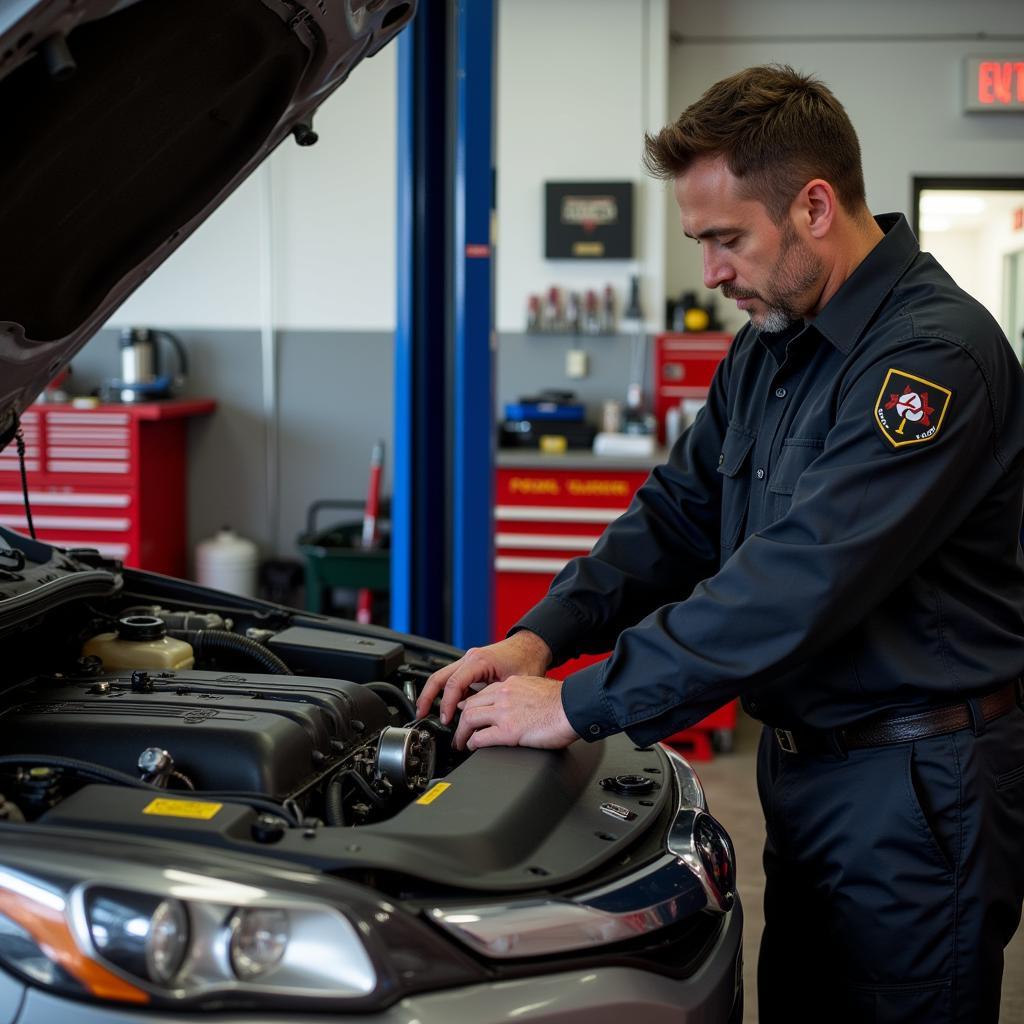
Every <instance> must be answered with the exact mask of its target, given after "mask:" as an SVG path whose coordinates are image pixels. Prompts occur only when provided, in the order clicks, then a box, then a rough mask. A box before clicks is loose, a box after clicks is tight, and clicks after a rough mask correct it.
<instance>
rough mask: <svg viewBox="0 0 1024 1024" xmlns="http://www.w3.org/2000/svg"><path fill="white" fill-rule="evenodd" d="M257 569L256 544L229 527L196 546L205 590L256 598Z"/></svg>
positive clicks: (200, 581)
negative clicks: (211, 589) (210, 589)
mask: <svg viewBox="0 0 1024 1024" xmlns="http://www.w3.org/2000/svg"><path fill="white" fill-rule="evenodd" d="M258 568H259V549H258V548H257V547H256V544H255V543H254V542H253V541H251V540H249V539H248V538H246V537H239V536H238V534H237V533H235V531H234V530H232V529H230V528H229V527H224V529H222V530H221V531H220V532H219V533H218V534H217V536H216V537H212V538H210V539H209V540H204V541H200V543H199V544H197V545H196V578H197V580H198V581H199V583H201V584H202V585H203V586H204V587H212V588H213V589H214V590H224V591H227V593H229V594H238V595H240V596H241V597H255V596H256V572H257V569H258Z"/></svg>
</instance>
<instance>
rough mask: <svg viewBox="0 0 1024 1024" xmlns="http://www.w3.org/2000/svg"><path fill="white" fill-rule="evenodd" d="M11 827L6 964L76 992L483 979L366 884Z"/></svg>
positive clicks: (1, 946) (354, 997)
mask: <svg viewBox="0 0 1024 1024" xmlns="http://www.w3.org/2000/svg"><path fill="white" fill-rule="evenodd" d="M32 831H33V830H32V829H31V826H25V825H20V826H17V827H11V828H3V829H2V830H0V836H2V841H0V851H2V852H0V860H2V864H0V964H2V966H3V967H6V968H8V969H9V970H11V971H13V972H15V973H16V974H18V975H19V976H20V977H22V978H23V979H24V980H26V981H28V982H30V983H32V984H35V985H38V986H42V987H45V988H49V989H52V990H55V991H58V992H61V993H64V994H67V995H71V996H76V997H81V998H94V999H101V1000H107V1001H112V1002H115V1003H122V1004H124V1003H134V1004H138V1005H143V1004H150V1005H151V1006H153V1007H177V1008H184V1007H196V1008H199V1007H206V1006H209V1007H215V1006H216V1007H230V1006H259V1007H266V1008H272V1007H282V1008H283V1007H289V1008H293V1007H296V1006H298V1005H302V1006H304V1007H308V1008H311V1009H317V1008H319V1009H327V1008H335V1009H336V1008H337V1007H338V1006H339V1005H340V1003H342V1002H343V1003H344V1004H345V1005H346V1008H350V1009H351V1010H353V1011H356V1010H362V1009H365V1010H370V1009H379V1008H380V1007H381V1006H382V1005H385V1004H387V1003H389V1002H391V1001H393V1000H394V999H395V998H397V997H398V996H400V995H402V994H403V993H405V992H412V991H416V990H418V989H425V988H435V987H437V986H438V985H446V984H456V983H465V982H467V981H469V982H476V981H480V980H482V979H481V976H480V972H479V969H478V968H477V967H476V965H474V964H471V963H469V962H468V961H467V960H466V959H465V958H464V957H462V956H461V955H460V954H459V953H458V952H457V951H455V950H452V949H450V948H449V947H448V944H446V943H444V942H443V941H442V940H440V939H439V937H438V936H437V935H436V934H435V933H434V932H433V930H432V929H430V928H429V927H428V926H426V925H425V924H423V923H422V922H420V921H418V920H417V919H416V918H415V917H413V916H412V915H409V914H407V913H405V912H404V911H402V910H400V909H399V908H397V907H395V906H394V905H392V904H391V903H389V902H388V901H387V900H385V899H383V898H381V897H380V896H379V895H378V894H375V893H372V892H370V891H369V890H366V889H364V888H363V887H361V886H358V885H355V884H354V883H350V882H344V881H341V880H339V879H335V878H332V877H330V876H328V875H324V874H320V873H317V872H310V871H304V870H291V869H285V868H281V867H278V866H276V865H274V864H270V865H264V866H262V867H261V865H260V864H259V863H256V864H254V863H253V860H252V859H251V858H244V857H243V858H239V859H238V860H237V861H236V860H234V859H233V858H232V857H231V855H230V854H228V853H225V852H223V851H221V852H219V853H218V857H217V859H216V860H210V861H206V860H203V859H202V857H201V855H199V856H197V857H190V856H189V854H188V853H186V852H184V850H182V849H179V850H178V851H175V854H174V861H175V864H176V866H175V867H167V866H165V864H164V863H161V862H164V861H166V858H167V857H168V856H169V855H168V854H167V853H166V852H165V851H162V850H160V849H159V848H156V847H154V846H151V845H147V844H142V843H140V844H139V845H138V846H136V847H135V848H134V850H131V852H129V850H130V845H129V844H128V843H126V844H124V846H123V848H122V849H123V850H124V851H125V858H124V861H122V862H120V863H119V862H118V861H116V860H113V859H112V858H111V857H110V855H109V853H108V852H106V851H108V850H109V846H108V845H107V844H104V843H92V842H90V841H80V842H72V841H71V838H70V837H69V836H67V835H56V834H55V833H54V832H53V831H52V830H49V831H47V832H46V833H45V834H44V833H43V832H41V831H40V832H36V834H35V835H32V834H31V833H32Z"/></svg>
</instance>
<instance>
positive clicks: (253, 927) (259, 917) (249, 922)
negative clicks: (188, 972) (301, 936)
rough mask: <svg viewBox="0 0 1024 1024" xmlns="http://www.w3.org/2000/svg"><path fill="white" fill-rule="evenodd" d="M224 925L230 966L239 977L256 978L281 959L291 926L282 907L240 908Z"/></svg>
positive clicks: (286, 945) (285, 948)
mask: <svg viewBox="0 0 1024 1024" xmlns="http://www.w3.org/2000/svg"><path fill="white" fill-rule="evenodd" d="M228 927H229V928H230V929H231V943H230V946H229V949H230V953H231V967H232V969H233V970H234V972H235V974H237V975H238V977H239V978H244V979H250V978H258V977H259V976H260V975H261V974H267V973H268V972H269V971H272V970H273V969H274V968H275V967H277V965H278V964H279V963H280V962H281V960H282V959H283V958H284V954H285V951H286V950H287V949H288V940H289V938H290V937H291V927H290V921H289V918H288V915H287V914H286V913H285V912H284V911H283V910H241V911H239V912H238V913H237V914H235V915H234V917H232V918H231V924H230V925H229V926H228Z"/></svg>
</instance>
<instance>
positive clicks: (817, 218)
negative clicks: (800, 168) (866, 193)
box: [793, 178, 839, 239]
mask: <svg viewBox="0 0 1024 1024" xmlns="http://www.w3.org/2000/svg"><path fill="white" fill-rule="evenodd" d="M838 211H839V200H838V199H836V193H835V190H834V189H833V188H832V186H831V185H830V184H829V183H828V182H827V181H825V180H824V179H823V178H814V179H812V180H811V181H809V182H807V184H806V185H804V187H803V188H802V189H800V192H799V193H798V194H797V197H796V199H794V200H793V213H794V214H795V216H796V218H797V222H798V223H801V224H802V226H803V228H804V230H805V231H806V232H807V233H808V234H809V235H810V236H811V238H816V239H822V238H824V237H825V236H826V235H827V234H828V233H829V231H831V230H832V224H833V222H834V221H835V219H836V214H837V213H838Z"/></svg>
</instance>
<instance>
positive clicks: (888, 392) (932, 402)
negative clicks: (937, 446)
mask: <svg viewBox="0 0 1024 1024" xmlns="http://www.w3.org/2000/svg"><path fill="white" fill-rule="evenodd" d="M951 396H952V392H951V391H950V390H949V389H948V388H944V387H943V386H942V385H941V384H934V383H932V381H930V380H925V379H924V378H923V377H916V376H914V374H912V373H907V372H906V371H905V370H889V372H888V373H886V375H885V380H884V381H882V388H881V390H880V391H879V392H878V400H877V401H876V402H875V421H876V422H877V423H878V425H879V426H880V427H881V428H882V433H883V434H884V435H885V437H886V440H888V442H889V443H890V444H891V445H892V446H893V447H894V448H902V447H903V446H904V445H907V444H922V443H923V442H925V441H930V440H932V438H933V437H935V435H936V434H938V432H939V428H940V427H941V426H942V421H943V420H944V419H945V418H946V409H947V408H948V407H949V399H950V397H951Z"/></svg>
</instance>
